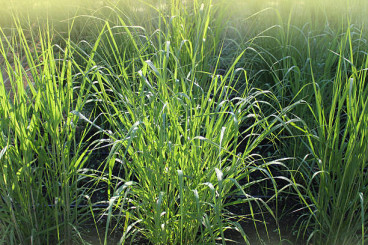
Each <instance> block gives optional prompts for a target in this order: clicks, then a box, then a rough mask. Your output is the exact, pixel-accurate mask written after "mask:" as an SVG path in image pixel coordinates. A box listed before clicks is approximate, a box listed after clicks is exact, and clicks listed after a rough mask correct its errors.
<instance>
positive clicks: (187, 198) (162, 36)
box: [79, 1, 291, 244]
mask: <svg viewBox="0 0 368 245" xmlns="http://www.w3.org/2000/svg"><path fill="white" fill-rule="evenodd" d="M171 4H172V6H171V12H170V14H176V15H174V16H171V17H170V16H166V12H164V11H161V10H159V9H155V10H156V11H157V15H158V16H159V19H157V20H155V21H154V22H153V25H154V24H155V23H158V26H159V27H160V28H159V29H158V30H154V29H153V28H152V29H151V30H153V31H154V32H153V33H152V34H151V33H150V29H149V28H147V29H146V28H143V27H137V26H131V25H127V24H126V22H125V21H124V20H123V19H122V18H119V21H120V25H119V26H112V27H110V23H109V22H106V23H105V26H104V27H103V29H102V31H101V32H100V33H99V35H98V37H97V38H96V40H97V42H96V43H95V44H91V45H89V46H90V47H92V49H93V50H96V52H92V54H93V55H88V54H89V52H90V51H86V50H85V49H82V48H81V49H80V50H79V52H80V54H82V55H81V56H84V57H85V60H84V61H83V63H84V64H86V68H85V69H84V70H89V69H92V68H93V67H97V69H95V71H96V72H95V73H94V74H93V75H92V74H91V77H90V81H91V82H93V83H92V88H93V90H94V96H95V99H93V100H92V101H95V102H96V105H98V107H99V111H100V115H99V117H100V116H102V117H103V118H104V119H103V120H102V121H103V122H104V124H103V125H98V126H96V127H98V128H100V129H101V133H103V134H105V137H104V139H103V140H101V141H100V142H96V143H97V144H99V145H101V144H102V145H104V144H105V145H106V146H108V147H110V149H111V151H110V154H109V156H108V157H107V159H106V160H105V164H104V165H103V166H102V169H101V170H102V171H103V172H104V173H105V175H104V176H103V177H102V178H101V179H100V180H98V181H103V182H105V183H106V184H107V189H108V198H109V199H110V201H109V208H108V209H107V210H106V216H107V220H108V223H107V225H108V226H109V225H110V221H112V220H117V224H121V225H120V226H119V227H120V229H123V230H124V233H123V237H122V239H121V242H126V241H128V240H127V238H128V237H129V236H133V237H135V235H137V234H140V235H141V236H142V235H143V236H144V237H145V238H146V239H147V240H148V241H149V242H151V243H153V244H207V243H216V242H217V241H220V242H221V243H222V244H224V243H225V242H226V241H227V239H228V238H227V236H225V233H224V232H225V231H226V230H228V229H235V230H238V231H240V232H241V234H242V235H243V238H244V240H245V241H246V242H247V243H249V241H248V240H247V237H246V234H245V232H244V231H243V229H242V228H241V226H240V224H239V221H240V220H241V219H244V218H246V217H248V216H249V218H250V219H255V213H254V212H255V209H254V207H253V205H256V206H258V207H264V208H266V209H268V211H269V212H271V214H272V215H273V212H272V211H271V210H270V208H269V207H268V205H267V204H266V203H265V201H264V200H262V199H261V198H259V197H253V196H251V195H250V194H249V193H250V189H251V188H252V187H253V188H254V187H255V186H257V185H258V184H259V183H260V182H262V181H265V180H267V179H269V180H271V183H272V184H273V189H274V191H273V193H276V195H277V192H278V190H277V189H276V183H275V180H274V179H272V178H271V177H272V173H271V172H270V166H271V165H279V166H280V168H281V167H282V165H283V164H282V163H281V162H279V161H274V162H271V161H270V162H268V161H266V160H264V159H263V158H262V156H260V155H255V154H253V153H254V150H255V149H256V148H257V147H258V145H259V144H260V143H261V142H262V141H263V140H265V139H266V138H267V137H274V135H276V134H277V132H278V131H279V130H280V127H282V125H283V124H286V123H287V122H284V121H283V120H286V119H287V117H286V116H285V115H286V113H287V111H288V110H290V109H291V107H290V108H286V110H281V111H277V110H276V109H275V108H273V106H272V105H271V104H269V103H267V102H266V101H270V100H271V101H273V103H276V104H277V103H278V102H277V101H275V100H273V99H272V94H271V93H269V92H268V91H258V90H250V89H243V92H238V91H236V90H235V87H236V85H237V81H238V80H239V79H244V78H245V79H246V72H245V71H244V70H242V69H236V66H237V65H238V61H239V60H240V59H241V58H242V57H243V54H240V55H239V56H238V57H237V58H236V59H235V61H234V63H233V64H232V65H231V66H230V68H229V70H228V71H227V72H226V73H225V74H223V75H217V67H218V66H219V59H220V58H218V59H217V61H216V62H215V63H212V64H211V63H210V64H211V65H212V66H213V68H212V69H213V72H207V70H208V67H209V64H208V61H209V60H211V59H213V58H212V56H213V54H214V53H216V52H217V51H214V50H213V45H215V47H219V46H218V44H219V43H220V39H219V38H220V37H221V33H217V32H219V30H217V32H216V31H214V32H212V33H209V32H208V31H209V30H210V24H211V23H212V22H211V15H210V13H211V12H212V11H215V10H212V8H213V7H212V6H211V1H206V2H204V3H202V4H199V2H197V1H193V3H192V4H193V6H192V8H193V10H192V15H193V16H190V15H189V14H183V13H180V12H176V11H178V9H180V7H179V6H177V4H178V3H177V2H176V1H173V2H171ZM151 7H153V8H154V6H151ZM188 8H191V7H190V6H188ZM172 11H174V12H172ZM183 11H184V10H183ZM185 11H187V10H185ZM181 15H183V16H181ZM188 15H189V16H188ZM168 19H170V21H168ZM192 23H193V24H192ZM189 24H190V25H192V26H191V27H190V29H187V28H185V27H186V26H188V25H189ZM117 29H120V30H122V31H120V32H115V30H117ZM138 33H139V35H138ZM142 40H143V41H142ZM122 43H124V44H126V45H122ZM127 45H128V46H127ZM127 47H129V52H128V51H125V50H124V52H121V50H120V48H124V49H128V48H127ZM243 53H244V52H243ZM243 87H245V88H247V86H243ZM262 99H265V100H264V101H263V100H262ZM260 104H264V106H262V107H269V108H271V109H270V111H271V110H272V111H273V113H270V114H269V115H265V114H264V113H263V112H262V110H261V106H260ZM91 124H92V125H95V123H94V122H93V123H92V122H91ZM106 142H107V143H106ZM239 145H242V146H243V152H241V153H239V151H238V147H239ZM255 172H259V173H260V175H263V178H261V179H260V180H255V179H252V178H251V177H250V176H251V175H252V174H254V173H255ZM239 181H242V183H243V184H239ZM239 195H240V196H243V197H244V199H243V200H238V199H236V198H235V199H234V197H236V196H239ZM231 200H232V201H231ZM234 200H235V201H234ZM236 204H246V205H247V206H249V208H250V211H249V213H247V214H245V215H244V217H242V215H239V216H238V217H235V216H234V215H233V214H232V213H231V211H230V210H229V207H231V206H233V205H236ZM114 214H116V215H114ZM107 234H108V227H106V233H105V241H104V244H107V243H108V241H107V240H106V237H107Z"/></svg>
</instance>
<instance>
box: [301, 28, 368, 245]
mask: <svg viewBox="0 0 368 245" xmlns="http://www.w3.org/2000/svg"><path fill="white" fill-rule="evenodd" d="M346 49H347V50H349V52H348V54H347V55H346V52H345V50H346ZM336 55H337V56H338V64H337V67H336V74H335V76H334V78H333V80H332V81H331V82H332V88H331V89H332V91H331V92H330V93H331V96H328V97H325V98H324V97H323V93H324V92H325V91H324V90H323V88H322V87H321V86H320V84H321V82H322V81H318V80H317V79H318V78H317V79H316V80H313V87H314V94H315V103H314V106H312V107H311V111H312V113H313V116H314V122H315V124H316V126H314V129H313V130H312V129H311V130H310V131H309V132H308V134H307V136H308V141H307V142H308V143H307V144H308V146H309V149H310V154H311V155H310V157H306V158H305V161H303V162H302V164H303V165H304V164H306V165H308V167H306V169H308V170H309V172H307V174H306V175H304V176H305V178H306V179H305V181H306V183H307V185H306V186H305V192H303V193H304V194H300V195H301V198H302V200H303V201H304V202H305V204H306V208H308V209H309V210H310V214H309V215H308V218H305V219H303V218H302V217H301V220H303V221H302V222H301V225H302V227H303V229H300V232H301V233H302V234H303V235H305V234H308V240H309V241H315V242H316V243H318V244H322V243H327V244H364V243H365V241H366V239H367V233H366V230H365V227H367V222H368V220H367V217H366V212H367V209H368V206H367V199H366V195H367V188H366V186H367V178H366V173H367V164H368V155H367V150H368V148H367V147H368V146H367V144H366V141H367V136H368V135H367V130H366V128H367V123H368V120H367V119H368V118H367V115H368V113H367V105H368V101H367V94H368V87H367V84H366V79H367V71H366V70H367V65H368V63H367V59H366V61H365V63H364V64H363V65H362V66H356V65H355V64H356V62H355V58H354V52H353V44H352V39H351V35H350V29H348V30H347V31H346V35H345V38H344V39H343V40H342V42H341V43H340V52H339V53H338V54H336Z"/></svg>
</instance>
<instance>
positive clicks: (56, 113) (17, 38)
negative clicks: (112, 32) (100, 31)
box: [0, 26, 88, 244]
mask: <svg viewBox="0 0 368 245" xmlns="http://www.w3.org/2000/svg"><path fill="white" fill-rule="evenodd" d="M15 33H16V35H13V36H11V37H7V36H5V34H4V32H2V34H3V39H2V40H3V41H2V42H1V43H0V45H1V47H0V53H1V56H2V57H3V59H4V63H3V66H2V67H1V70H2V71H4V70H5V71H6V74H8V78H7V81H4V77H2V76H1V78H0V80H1V81H0V100H1V107H0V118H1V121H0V134H1V137H0V149H1V154H0V162H1V164H0V175H1V180H0V197H1V198H0V226H1V230H0V237H1V239H2V240H1V241H2V244H56V243H64V244H69V243H70V242H71V241H72V239H73V237H74V235H75V234H76V232H77V231H78V230H77V229H76V228H77V227H78V225H79V223H81V222H83V221H85V219H86V216H85V214H86V213H85V210H83V209H80V208H77V207H78V205H79V204H81V203H86V202H85V200H86V197H85V194H86V193H85V189H84V188H83V187H82V186H80V185H78V182H79V180H80V178H81V175H80V170H81V169H82V168H83V167H84V163H85V162H86V159H87V155H88V153H87V151H86V149H87V148H88V146H84V145H83V143H82V142H77V141H76V137H75V135H76V134H80V135H81V138H83V137H84V136H83V134H84V133H83V131H84V129H83V130H81V131H80V130H79V132H78V129H77V122H78V118H77V116H75V115H73V114H71V111H72V110H82V108H83V104H84V99H83V95H84V94H85V93H86V90H87V88H86V87H84V85H83V83H82V85H81V86H80V87H79V89H75V88H74V86H73V77H74V75H72V67H73V66H74V65H75V64H74V63H73V61H72V60H70V56H71V53H72V52H73V51H72V49H71V47H70V46H68V47H67V48H66V49H65V50H63V52H60V53H54V47H53V46H52V41H51V36H52V35H51V33H49V32H47V31H45V32H44V31H41V30H40V32H39V35H33V36H32V39H31V40H28V39H26V38H25V36H24V32H23V31H22V29H21V28H19V26H18V29H17V30H16V32H15ZM35 40H38V41H37V43H39V45H40V49H39V50H36V51H35V49H33V48H32V46H35V45H36V41H35ZM20 50H21V53H20V52H19V51H20ZM17 51H18V52H17ZM19 54H22V57H21V56H20V55H19ZM26 67H27V68H26ZM6 83H9V84H11V86H10V87H6V86H5V85H6Z"/></svg>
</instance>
